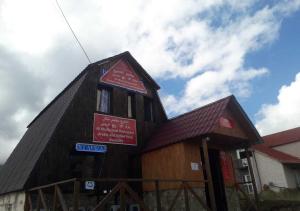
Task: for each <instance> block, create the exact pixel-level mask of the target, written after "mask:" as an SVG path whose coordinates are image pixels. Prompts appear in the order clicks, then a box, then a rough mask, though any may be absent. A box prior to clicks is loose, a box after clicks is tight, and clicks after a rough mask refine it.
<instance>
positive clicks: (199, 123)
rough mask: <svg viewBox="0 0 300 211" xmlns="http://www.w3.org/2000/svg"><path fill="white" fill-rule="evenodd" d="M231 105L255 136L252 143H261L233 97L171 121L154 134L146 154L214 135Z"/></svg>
mask: <svg viewBox="0 0 300 211" xmlns="http://www.w3.org/2000/svg"><path fill="white" fill-rule="evenodd" d="M229 104H231V105H234V109H235V111H236V112H237V113H239V114H240V116H241V117H242V119H243V121H245V122H246V123H247V125H248V128H249V130H250V132H251V133H252V134H253V137H255V140H252V141H254V142H255V141H257V142H261V137H260V135H259V134H258V132H257V130H256V129H255V127H254V126H253V124H252V123H251V121H250V120H249V118H248V117H247V115H246V113H245V112H244V111H243V109H242V108H241V106H240V105H239V103H238V102H237V100H236V98H235V97H234V96H233V95H231V96H228V97H225V98H223V99H220V100H218V101H215V102H213V103H210V104H208V105H205V106H203V107H200V108H198V109H195V110H193V111H191V112H188V113H185V114H182V115H180V116H177V117H175V118H172V119H170V120H169V121H167V122H166V123H164V124H163V125H162V126H161V127H160V128H158V129H157V131H156V132H155V133H154V134H153V136H152V137H151V139H150V140H149V142H148V144H147V146H146V148H145V150H144V152H147V151H151V150H155V149H158V148H161V147H164V146H167V145H171V144H174V143H178V142H182V141H186V140H189V139H192V138H196V137H200V136H203V135H206V134H210V133H213V132H214V129H215V128H216V125H217V124H218V122H219V120H220V117H221V116H222V114H223V113H224V111H225V110H226V109H227V108H228V106H229Z"/></svg>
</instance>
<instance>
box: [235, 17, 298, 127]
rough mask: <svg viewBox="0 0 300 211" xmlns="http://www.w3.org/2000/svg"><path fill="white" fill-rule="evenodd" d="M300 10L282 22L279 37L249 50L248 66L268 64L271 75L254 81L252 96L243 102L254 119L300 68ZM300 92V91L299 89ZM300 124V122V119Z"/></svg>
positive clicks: (273, 99)
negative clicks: (260, 47)
mask: <svg viewBox="0 0 300 211" xmlns="http://www.w3.org/2000/svg"><path fill="white" fill-rule="evenodd" d="M299 56H300V12H299V11H298V12H296V13H294V14H293V15H291V16H290V17H288V18H286V19H284V20H283V21H282V26H281V29H280V31H279V36H278V38H277V39H276V40H275V41H274V42H273V43H271V44H270V45H268V46H266V47H265V48H262V49H261V50H259V51H257V52H255V53H250V54H249V55H248V56H247V58H246V65H249V66H254V67H259V66H265V67H267V68H268V69H269V70H270V73H269V75H267V76H266V77H264V78H262V79H258V80H255V81H254V82H253V93H254V94H253V96H251V97H250V98H249V99H247V100H245V101H241V104H242V105H243V107H244V108H245V109H246V110H247V113H248V114H249V116H250V117H251V118H252V120H253V121H254V120H255V118H254V116H255V114H256V112H257V111H258V110H259V108H260V106H261V105H262V104H270V103H276V101H277V95H278V90H279V89H280V87H281V86H283V85H286V84H289V83H291V82H292V81H293V80H294V78H295V75H296V74H297V73H298V72H299V71H300V57H299ZM299 94H300V90H299ZM299 125H300V122H299Z"/></svg>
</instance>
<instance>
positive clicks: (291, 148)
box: [273, 141, 300, 158]
mask: <svg viewBox="0 0 300 211" xmlns="http://www.w3.org/2000/svg"><path fill="white" fill-rule="evenodd" d="M273 148H274V149H276V150H278V151H281V152H284V153H286V154H289V155H293V156H295V157H298V158H300V150H299V149H300V141H299V142H294V143H290V144H285V145H281V146H277V147H273Z"/></svg>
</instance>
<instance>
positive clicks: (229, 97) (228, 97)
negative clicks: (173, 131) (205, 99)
mask: <svg viewBox="0 0 300 211" xmlns="http://www.w3.org/2000/svg"><path fill="white" fill-rule="evenodd" d="M233 97H234V95H229V96H227V97H224V98H221V99H219V100H217V101H213V102H211V103H208V104H206V105H203V106H201V107H198V108H195V109H193V110H191V111H187V112H185V113H183V114H180V115H178V116H175V117H172V118H170V119H168V121H172V120H174V119H177V118H180V117H182V116H185V115H188V114H191V113H194V112H196V111H199V110H201V109H203V108H206V107H208V106H212V105H214V104H217V103H220V102H221V101H225V100H229V99H232V98H233Z"/></svg>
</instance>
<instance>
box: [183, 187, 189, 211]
mask: <svg viewBox="0 0 300 211" xmlns="http://www.w3.org/2000/svg"><path fill="white" fill-rule="evenodd" d="M183 184H184V183H183ZM183 187H184V189H183V191H184V203H185V210H186V211H190V202H189V193H188V188H187V186H186V185H185V184H184V186H183Z"/></svg>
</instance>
